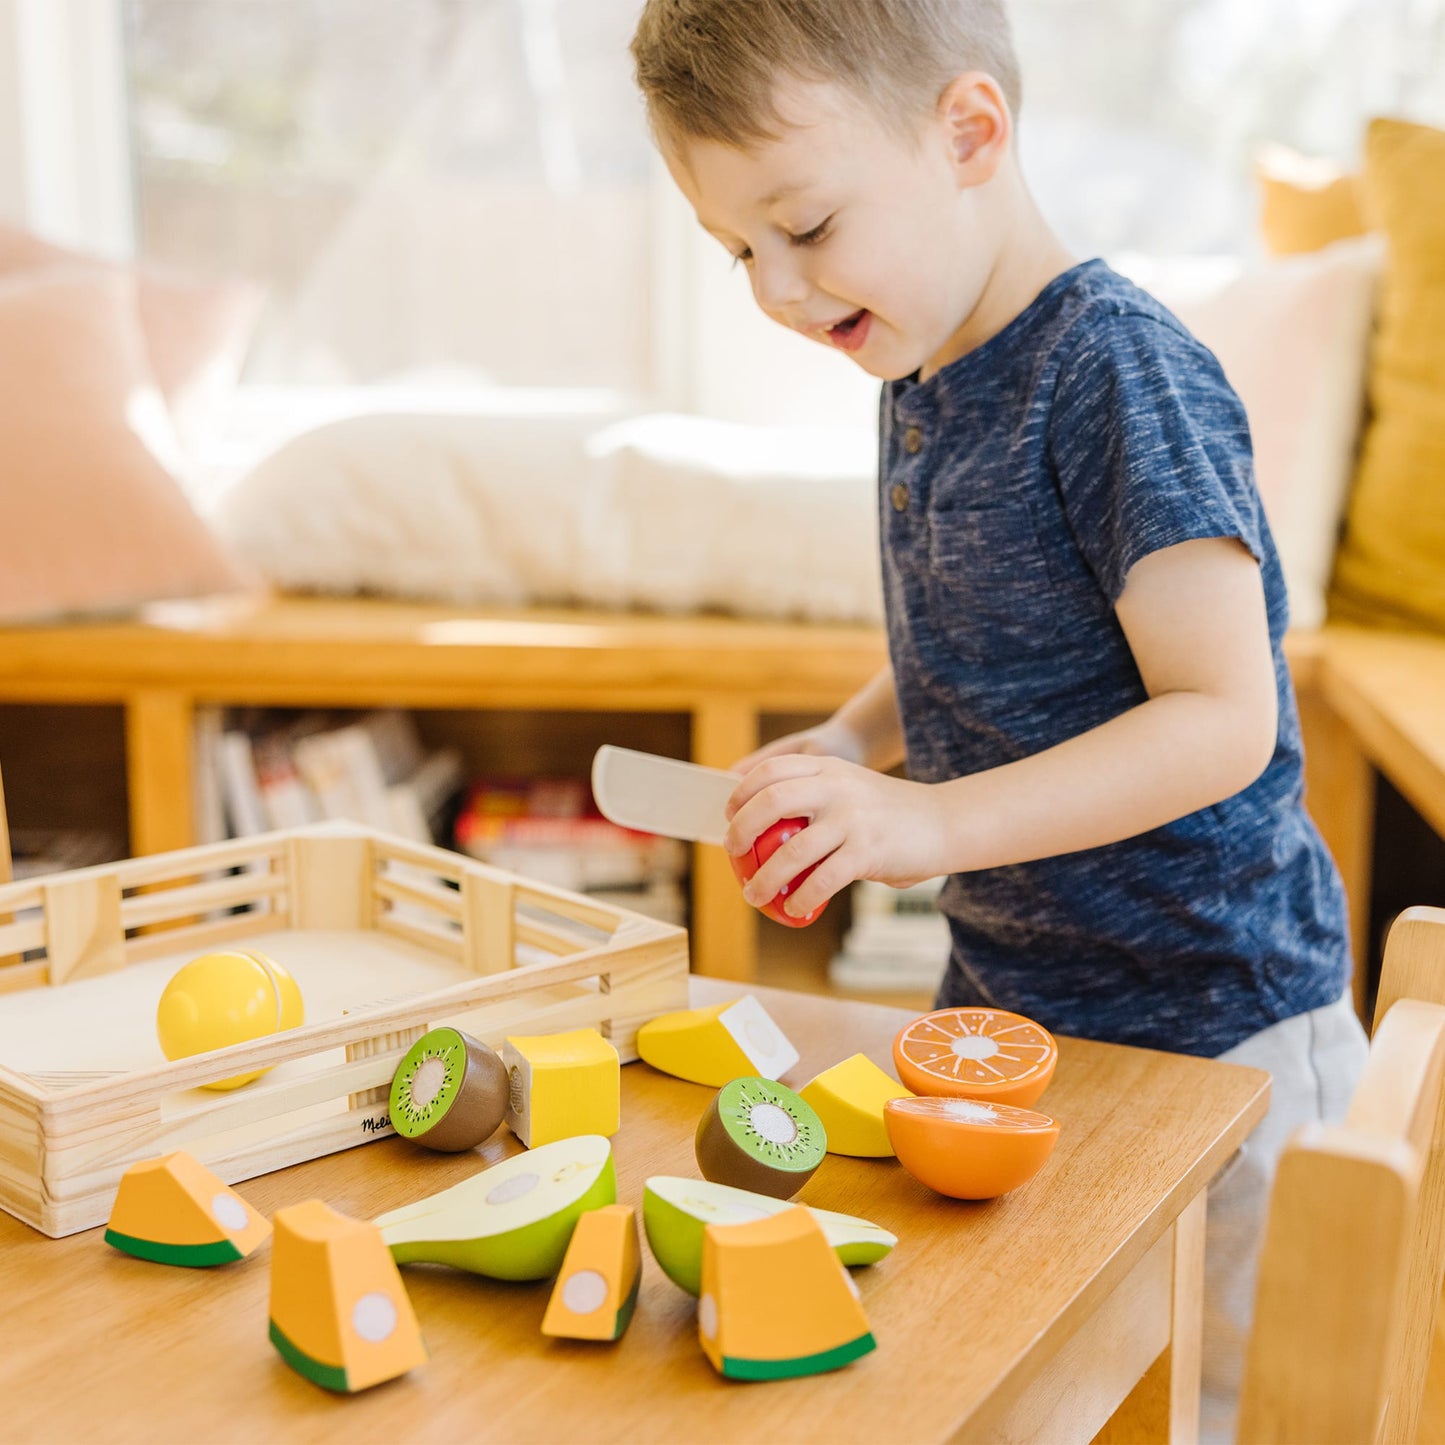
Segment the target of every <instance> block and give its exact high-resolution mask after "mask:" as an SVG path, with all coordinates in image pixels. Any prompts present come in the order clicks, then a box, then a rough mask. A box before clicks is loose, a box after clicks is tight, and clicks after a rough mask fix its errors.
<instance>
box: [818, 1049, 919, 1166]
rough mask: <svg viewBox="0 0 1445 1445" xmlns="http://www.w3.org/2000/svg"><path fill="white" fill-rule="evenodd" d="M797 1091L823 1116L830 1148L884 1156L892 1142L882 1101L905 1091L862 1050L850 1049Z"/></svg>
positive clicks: (863, 1156)
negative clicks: (851, 1052) (848, 1055)
mask: <svg viewBox="0 0 1445 1445" xmlns="http://www.w3.org/2000/svg"><path fill="white" fill-rule="evenodd" d="M798 1097H799V1098H800V1099H802V1100H803V1102H804V1103H805V1104H810V1105H812V1108H813V1112H814V1113H815V1114H817V1116H818V1118H819V1119H821V1120H822V1122H823V1128H824V1130H825V1131H826V1132H827V1135H828V1152H829V1153H830V1154H851V1155H853V1156H854V1157H855V1158H859V1159H886V1158H887V1157H888V1156H890V1155H891V1154H892V1153H893V1145H892V1144H891V1143H889V1141H888V1130H887V1128H886V1127H885V1126H884V1123H883V1106H884V1104H886V1103H887V1102H888V1100H889V1099H904V1098H908V1097H909V1093H908V1090H907V1089H905V1088H904V1087H903V1085H902V1084H900V1083H899V1082H898V1081H897V1080H896V1079H893V1078H891V1077H889V1075H887V1074H885V1073H884V1072H883V1070H882V1069H880V1068H879V1067H878V1065H877V1064H875V1063H874V1062H873V1060H872V1059H870V1058H869V1057H868V1055H867V1054H854V1055H853V1057H852V1058H850V1059H844V1060H843V1062H842V1063H841V1064H834V1065H833V1067H832V1068H831V1069H824V1070H823V1072H822V1073H821V1074H818V1075H816V1076H815V1077H814V1078H812V1079H809V1080H808V1082H807V1083H806V1084H804V1085H803V1087H802V1088H801V1089H799V1090H798Z"/></svg>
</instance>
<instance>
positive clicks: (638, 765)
mask: <svg viewBox="0 0 1445 1445" xmlns="http://www.w3.org/2000/svg"><path fill="white" fill-rule="evenodd" d="M739 778H740V775H739V774H738V773H725V772H723V771H722V769H721V768H703V767H699V766H698V765H697V764H696V763H684V762H682V761H680V760H679V759H677V758H663V757H659V756H657V754H655V753H639V752H636V751H634V750H633V749H632V748H618V747H613V745H612V744H611V743H604V744H603V745H602V746H601V747H600V748H598V749H597V756H596V757H594V758H593V759H592V796H593V797H594V798H595V799H596V800H597V806H598V808H599V809H600V810H601V812H602V816H603V817H604V818H606V819H607V820H608V821H609V822H612V823H616V824H617V825H618V826H619V827H623V828H636V829H637V830H638V831H640V832H643V833H661V834H663V835H664V836H665V837H668V838H682V839H685V840H686V841H688V842H690V843H717V844H721V843H722V840H723V834H724V833H725V832H726V831H727V819H726V818H725V817H724V816H723V804H724V803H726V802H727V800H728V795H729V794H730V793H731V792H732V790H733V789H734V788H735V787H737V785H738V782H739Z"/></svg>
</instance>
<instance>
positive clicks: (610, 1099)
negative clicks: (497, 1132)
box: [502, 1029, 622, 1149]
mask: <svg viewBox="0 0 1445 1445" xmlns="http://www.w3.org/2000/svg"><path fill="white" fill-rule="evenodd" d="M502 1062H503V1063H504V1064H505V1065H506V1066H507V1077H508V1081H509V1084H510V1095H509V1098H508V1101H507V1124H508V1126H509V1127H510V1128H511V1130H512V1132H513V1133H514V1134H515V1135H516V1136H517V1138H519V1139H520V1140H521V1141H522V1143H524V1144H525V1145H526V1146H527V1147H528V1148H529V1149H534V1148H536V1147H537V1146H538V1145H539V1144H551V1143H554V1142H555V1141H556V1140H558V1139H569V1138H571V1137H573V1136H574V1135H576V1134H601V1135H603V1136H604V1137H605V1138H610V1137H611V1136H612V1135H613V1134H615V1133H616V1132H617V1130H618V1128H619V1126H620V1124H621V1120H622V1064H621V1061H620V1060H619V1058H618V1056H617V1050H616V1049H615V1048H613V1047H612V1045H611V1044H610V1043H608V1042H607V1040H606V1039H604V1038H603V1037H602V1035H601V1034H599V1033H598V1032H597V1030H596V1029H574V1030H573V1031H572V1032H571V1033H565V1034H537V1035H533V1036H531V1037H527V1038H509V1039H508V1040H507V1041H506V1044H505V1045H504V1047H503V1049H502Z"/></svg>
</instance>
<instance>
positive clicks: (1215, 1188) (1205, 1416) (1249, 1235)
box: [1200, 992, 1369, 1445]
mask: <svg viewBox="0 0 1445 1445" xmlns="http://www.w3.org/2000/svg"><path fill="white" fill-rule="evenodd" d="M1368 1052H1369V1044H1368V1041H1367V1039H1366V1037H1365V1031H1364V1029H1362V1028H1361V1027H1360V1021H1359V1019H1358V1018H1357V1017H1356V1016H1355V1010H1354V1004H1353V1002H1352V1000H1351V998H1350V995H1349V993H1348V992H1347V993H1346V994H1345V995H1344V997H1343V998H1341V999H1340V1000H1339V1001H1338V1002H1337V1003H1333V1004H1330V1005H1329V1006H1328V1007H1326V1008H1318V1009H1315V1010H1313V1011H1312V1012H1310V1013H1305V1014H1297V1015H1296V1016H1295V1017H1294V1018H1291V1019H1285V1020H1283V1021H1282V1022H1280V1023H1277V1024H1274V1025H1273V1026H1271V1027H1270V1028H1267V1029H1264V1030H1262V1031H1261V1032H1260V1033H1257V1034H1254V1035H1252V1036H1251V1037H1250V1038H1247V1039H1245V1041H1244V1042H1243V1043H1242V1044H1237V1045H1236V1046H1235V1047H1234V1048H1232V1049H1230V1050H1229V1051H1228V1053H1225V1054H1221V1055H1220V1058H1222V1059H1224V1060H1225V1061H1226V1062H1227V1063H1231V1064H1247V1065H1249V1066H1250V1067H1251V1068H1256V1069H1266V1070H1268V1071H1269V1073H1270V1075H1271V1076H1272V1083H1271V1086H1270V1102H1269V1112H1268V1113H1267V1114H1266V1115H1265V1116H1264V1118H1263V1119H1262V1120H1261V1121H1260V1123H1259V1125H1258V1127H1257V1128H1256V1129H1255V1131H1254V1133H1252V1134H1251V1135H1250V1136H1249V1138H1248V1139H1247V1140H1245V1142H1244V1145H1243V1147H1242V1148H1241V1149H1240V1150H1239V1152H1238V1153H1237V1154H1235V1156H1234V1157H1233V1158H1232V1159H1231V1160H1230V1161H1229V1163H1228V1164H1226V1165H1225V1166H1224V1168H1223V1169H1222V1170H1221V1171H1220V1172H1219V1176H1218V1177H1217V1178H1216V1179H1215V1180H1214V1182H1213V1183H1212V1184H1211V1185H1210V1186H1209V1205H1208V1213H1207V1216H1206V1221H1205V1253H1204V1386H1203V1399H1202V1402H1201V1411H1200V1416H1201V1418H1200V1439H1201V1441H1203V1442H1207V1445H1216V1442H1219V1445H1222V1442H1225V1441H1230V1440H1232V1439H1233V1438H1234V1419H1235V1412H1236V1408H1237V1405H1238V1400H1239V1385H1240V1377H1241V1374H1242V1372H1243V1366H1244V1346H1245V1341H1246V1339H1247V1338H1248V1335H1249V1324H1250V1316H1251V1315H1252V1313H1253V1310H1254V1284H1255V1273H1256V1264H1257V1261H1258V1256H1259V1250H1260V1246H1261V1244H1262V1243H1263V1241H1264V1224H1265V1218H1266V1216H1267V1214H1268V1210H1269V1191H1270V1187H1271V1185H1272V1184H1273V1183H1274V1173H1275V1168H1276V1166H1277V1165H1278V1163H1279V1156H1280V1153H1281V1151H1282V1150H1283V1149H1284V1146H1285V1144H1286V1142H1287V1141H1288V1140H1289V1137H1290V1135H1291V1134H1293V1133H1294V1131H1295V1130H1296V1129H1298V1128H1299V1127H1300V1125H1301V1124H1312V1123H1321V1122H1322V1123H1338V1122H1339V1121H1340V1120H1341V1119H1343V1118H1344V1115H1345V1110H1346V1109H1347V1108H1348V1106H1349V1102H1350V1097H1351V1095H1352V1094H1353V1093H1354V1091H1355V1087H1356V1085H1357V1084H1358V1083H1359V1081H1360V1075H1361V1073H1362V1072H1363V1070H1364V1067H1365V1057H1366V1055H1367V1053H1368Z"/></svg>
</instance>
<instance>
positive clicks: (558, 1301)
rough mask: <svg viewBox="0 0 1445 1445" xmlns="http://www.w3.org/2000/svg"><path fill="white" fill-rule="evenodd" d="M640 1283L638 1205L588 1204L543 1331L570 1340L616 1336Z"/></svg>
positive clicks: (625, 1323) (626, 1321)
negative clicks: (636, 1206) (636, 1207)
mask: <svg viewBox="0 0 1445 1445" xmlns="http://www.w3.org/2000/svg"><path fill="white" fill-rule="evenodd" d="M641 1283H642V1253H641V1250H640V1248H639V1246H638V1243H637V1211H636V1210H634V1209H633V1208H632V1206H631V1205H630V1204H609V1205H606V1206H605V1207H604V1208H602V1209H590V1210H588V1212H587V1213H586V1214H584V1215H583V1216H582V1217H581V1218H580V1219H579V1220H578V1221H577V1227H576V1228H575V1229H574V1230H573V1231H572V1242H571V1243H570V1244H569V1245H568V1246H567V1257H566V1258H565V1259H564V1260H563V1261H562V1269H561V1271H560V1273H559V1274H558V1275H557V1283H556V1284H555V1285H554V1286H553V1289H552V1298H551V1299H550V1300H549V1301H548V1302H547V1313H546V1315H545V1316H544V1317H543V1319H542V1333H543V1334H544V1335H557V1336H561V1337H563V1338H565V1339H572V1340H616V1339H620V1338H621V1336H622V1332H623V1331H624V1330H625V1329H626V1328H627V1326H628V1324H629V1323H630V1322H631V1320H632V1311H633V1308H634V1307H635V1306H636V1304H637V1292H638V1289H639V1287H640V1285H641Z"/></svg>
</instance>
